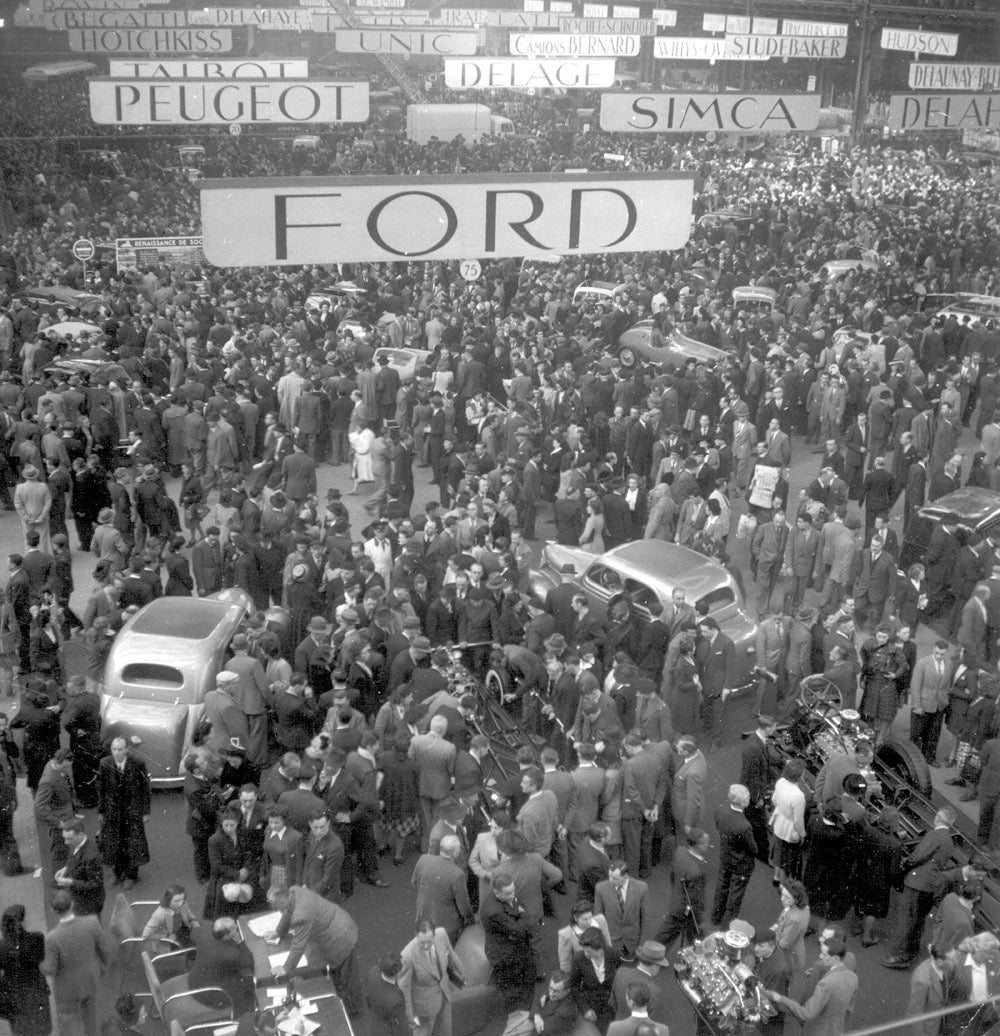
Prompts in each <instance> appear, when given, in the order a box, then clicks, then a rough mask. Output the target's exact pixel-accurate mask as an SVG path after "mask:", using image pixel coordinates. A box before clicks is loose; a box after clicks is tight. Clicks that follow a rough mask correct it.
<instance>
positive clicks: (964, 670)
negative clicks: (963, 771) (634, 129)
mask: <svg viewBox="0 0 1000 1036" xmlns="http://www.w3.org/2000/svg"><path fill="white" fill-rule="evenodd" d="M978 696H979V669H978V668H976V666H975V665H973V666H971V667H970V666H969V665H967V664H966V662H965V661H964V660H963V661H961V662H959V664H958V668H957V669H956V670H955V675H954V676H953V677H952V681H951V690H950V691H949V692H948V708H947V710H946V711H945V714H944V721H945V723H946V724H947V727H948V731H949V732H950V733H951V734H952V735H953V736H954V739H953V741H952V747H951V752H950V754H949V755H948V758H947V759H946V760H945V763H944V765H945V766H954V765H955V758H956V756H957V754H958V742H959V739H960V738H961V736H962V731H963V730H964V729H965V717H966V716H967V715H968V712H969V706H970V705H971V704H972V703H973V702H974V701H975V700H976V698H977V697H978Z"/></svg>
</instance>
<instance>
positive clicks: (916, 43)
mask: <svg viewBox="0 0 1000 1036" xmlns="http://www.w3.org/2000/svg"><path fill="white" fill-rule="evenodd" d="M880 44H881V47H882V49H883V50H906V51H909V52H910V53H911V54H936V55H937V56H938V57H942V58H953V57H954V56H955V55H956V54H957V53H958V33H957V32H928V31H926V30H924V29H883V30H882V36H881V39H880Z"/></svg>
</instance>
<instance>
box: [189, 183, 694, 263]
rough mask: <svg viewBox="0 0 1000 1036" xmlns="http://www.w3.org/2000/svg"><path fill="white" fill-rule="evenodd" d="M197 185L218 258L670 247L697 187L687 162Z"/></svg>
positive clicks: (679, 241)
mask: <svg viewBox="0 0 1000 1036" xmlns="http://www.w3.org/2000/svg"><path fill="white" fill-rule="evenodd" d="M198 186H199V188H200V189H201V222H202V232H203V234H204V237H205V257H206V259H208V261H209V262H211V263H214V264H215V265H216V266H223V267H225V266H297V265H300V264H303V263H329V262H389V261H395V260H400V259H421V260H438V259H467V258H469V257H470V256H476V257H478V258H480V259H483V258H485V259H494V258H501V257H521V256H551V255H584V254H591V253H597V252H605V253H606V252H647V251H663V250H666V249H676V248H680V247H681V246H682V245H684V243H685V242H686V241H687V239H688V236H689V234H690V228H691V206H692V202H693V199H694V180H693V177H692V176H691V175H690V174H687V173H662V172H656V173H633V174H624V175H622V174H614V173H595V174H592V175H580V176H575V175H568V174H565V173H555V174H523V175H506V176H505V175H496V174H490V175H471V176H426V177H425V176H420V177H374V176H373V177H358V178H350V177H348V178H342V177H313V178H305V179H303V178H294V177H288V178H280V179H253V180H205V181H201V182H200V183H199V184H198ZM248 212H253V213H255V214H256V218H254V219H253V220H248V219H247V218H246V214H247V213H248Z"/></svg>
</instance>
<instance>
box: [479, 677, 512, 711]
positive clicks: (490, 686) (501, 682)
mask: <svg viewBox="0 0 1000 1036" xmlns="http://www.w3.org/2000/svg"><path fill="white" fill-rule="evenodd" d="M484 683H485V684H486V691H487V693H488V694H489V695H490V697H491V698H494V699H495V700H496V701H497V702H498V703H500V704H501V705H502V704H503V696H504V695H505V694H507V693H509V690H510V687H509V685H510V677H509V676H508V675H507V672H506V670H503V669H490V670H488V671H487V673H486V679H485V681H484Z"/></svg>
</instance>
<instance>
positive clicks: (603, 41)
mask: <svg viewBox="0 0 1000 1036" xmlns="http://www.w3.org/2000/svg"><path fill="white" fill-rule="evenodd" d="M641 41H642V37H641V36H592V35H591V36H573V35H570V34H569V33H557V32H535V33H533V32H512V33H511V34H510V52H511V54H512V55H513V56H514V57H520V58H631V57H635V55H636V54H638V53H639V46H640V43H641Z"/></svg>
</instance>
